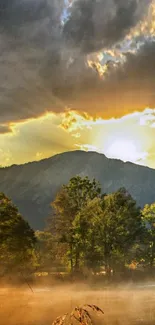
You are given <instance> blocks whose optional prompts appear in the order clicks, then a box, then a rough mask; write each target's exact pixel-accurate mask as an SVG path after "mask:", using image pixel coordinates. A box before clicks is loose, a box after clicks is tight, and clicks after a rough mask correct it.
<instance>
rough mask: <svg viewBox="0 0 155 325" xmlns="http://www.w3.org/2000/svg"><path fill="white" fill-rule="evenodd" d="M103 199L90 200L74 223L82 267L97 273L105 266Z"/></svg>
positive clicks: (75, 238)
mask: <svg viewBox="0 0 155 325" xmlns="http://www.w3.org/2000/svg"><path fill="white" fill-rule="evenodd" d="M101 202H102V200H101V198H94V199H93V200H89V201H88V203H87V205H86V206H85V207H84V208H83V209H82V210H81V211H80V212H79V213H78V214H77V215H76V216H75V219H74V221H73V227H74V243H75V246H77V247H78V249H79V256H80V263H81V267H86V268H87V269H92V270H93V271H96V270H97V269H98V268H99V267H100V266H101V265H103V254H102V241H101V237H102V234H101V224H102V205H101Z"/></svg>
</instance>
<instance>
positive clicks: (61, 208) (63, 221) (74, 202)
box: [51, 176, 101, 271]
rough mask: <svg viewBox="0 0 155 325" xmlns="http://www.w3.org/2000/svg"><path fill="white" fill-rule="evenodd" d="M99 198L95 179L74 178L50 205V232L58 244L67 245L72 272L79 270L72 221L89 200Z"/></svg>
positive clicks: (78, 252) (78, 257)
mask: <svg viewBox="0 0 155 325" xmlns="http://www.w3.org/2000/svg"><path fill="white" fill-rule="evenodd" d="M100 196H101V188H100V185H99V184H98V183H97V182H96V181H95V179H94V180H92V181H90V180H89V179H88V177H85V178H81V177H80V176H76V177H73V178H72V179H71V180H70V181H69V183H68V184H67V185H64V186H63V187H62V189H61V190H60V191H59V193H58V194H57V196H56V199H55V200H54V202H53V203H52V207H53V209H54V217H53V218H52V221H51V225H52V227H51V231H52V232H53V233H55V236H56V237H57V240H58V241H59V242H61V243H64V244H67V248H68V250H67V252H66V254H67V256H68V258H69V260H70V268H71V270H72V271H73V270H78V269H79V262H80V251H79V246H78V245H76V244H75V240H74V226H73V221H74V219H75V217H76V215H77V214H78V213H79V212H80V211H82V210H83V209H84V207H86V206H87V203H88V202H89V201H90V200H93V199H94V198H95V197H100ZM53 225H54V227H53Z"/></svg>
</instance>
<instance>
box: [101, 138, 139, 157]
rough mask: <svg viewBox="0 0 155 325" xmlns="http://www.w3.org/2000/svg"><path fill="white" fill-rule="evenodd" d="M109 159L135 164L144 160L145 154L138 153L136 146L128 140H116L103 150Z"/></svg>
mask: <svg viewBox="0 0 155 325" xmlns="http://www.w3.org/2000/svg"><path fill="white" fill-rule="evenodd" d="M104 152H105V154H106V156H107V157H109V158H117V159H121V160H123V161H132V162H137V161H138V160H141V159H144V158H145V153H142V152H139V150H138V148H137V146H136V144H135V142H134V141H132V140H128V139H116V140H114V141H113V142H112V143H111V145H109V147H108V148H106V149H105V150H104Z"/></svg>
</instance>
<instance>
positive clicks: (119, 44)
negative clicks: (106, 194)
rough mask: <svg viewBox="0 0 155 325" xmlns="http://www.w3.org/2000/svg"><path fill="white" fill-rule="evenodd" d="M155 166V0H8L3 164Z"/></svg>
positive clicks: (0, 27)
mask: <svg viewBox="0 0 155 325" xmlns="http://www.w3.org/2000/svg"><path fill="white" fill-rule="evenodd" d="M70 150H85V151H97V152H99V153H103V154H105V155H106V156H107V157H109V158H116V159H121V160H123V161H131V162H133V163H136V164H140V165H144V166H149V167H151V168H155V0H70V1H69V0H11V1H10V0H0V165H1V166H9V165H12V164H23V163H26V162H29V161H34V160H35V161H36V160H41V159H43V158H47V157H51V156H53V155H55V154H57V153H61V152H64V151H70Z"/></svg>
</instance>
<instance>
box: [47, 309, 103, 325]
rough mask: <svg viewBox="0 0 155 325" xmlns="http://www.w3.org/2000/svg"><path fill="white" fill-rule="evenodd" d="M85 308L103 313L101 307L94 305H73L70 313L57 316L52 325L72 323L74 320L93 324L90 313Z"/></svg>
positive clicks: (70, 324) (81, 323)
mask: <svg viewBox="0 0 155 325" xmlns="http://www.w3.org/2000/svg"><path fill="white" fill-rule="evenodd" d="M86 308H90V309H91V310H92V311H94V312H97V313H101V314H104V312H103V311H102V309H101V308H99V307H98V306H96V305H84V306H83V307H75V308H74V309H73V311H72V312H71V313H70V314H65V315H63V316H60V317H57V318H56V320H55V321H54V322H53V323H52V325H74V324H75V322H76V323H79V324H80V325H94V322H93V320H92V317H91V314H90V313H89V311H88V310H87V309H86Z"/></svg>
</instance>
